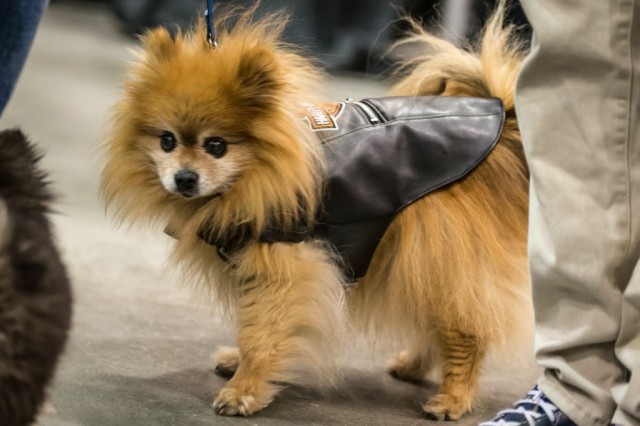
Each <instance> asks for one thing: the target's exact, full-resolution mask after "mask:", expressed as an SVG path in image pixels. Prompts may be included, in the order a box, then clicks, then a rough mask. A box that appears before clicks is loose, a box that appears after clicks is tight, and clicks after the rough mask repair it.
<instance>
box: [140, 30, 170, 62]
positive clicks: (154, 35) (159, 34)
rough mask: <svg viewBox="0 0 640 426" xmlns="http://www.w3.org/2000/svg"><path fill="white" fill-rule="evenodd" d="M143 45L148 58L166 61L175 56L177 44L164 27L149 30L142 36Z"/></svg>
mask: <svg viewBox="0 0 640 426" xmlns="http://www.w3.org/2000/svg"><path fill="white" fill-rule="evenodd" d="M142 45H143V47H144V51H145V52H146V53H147V55H148V58H149V59H151V60H157V61H165V60H167V59H169V58H171V57H172V56H173V55H175V51H176V42H175V41H174V40H173V38H172V37H171V34H170V33H169V31H167V29H166V28H164V27H158V28H155V29H153V30H149V31H147V32H146V33H145V35H144V36H142Z"/></svg>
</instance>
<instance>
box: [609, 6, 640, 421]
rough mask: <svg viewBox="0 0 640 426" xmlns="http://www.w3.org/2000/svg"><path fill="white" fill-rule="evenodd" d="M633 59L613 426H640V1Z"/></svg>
mask: <svg viewBox="0 0 640 426" xmlns="http://www.w3.org/2000/svg"><path fill="white" fill-rule="evenodd" d="M631 58H632V62H633V84H632V102H631V114H630V129H629V139H630V145H629V169H630V172H629V174H630V187H631V231H632V238H633V239H632V244H631V247H630V250H629V252H630V256H629V267H628V268H622V271H621V273H626V271H627V270H629V275H630V279H629V281H628V285H627V286H626V288H624V292H623V298H622V312H621V324H620V334H619V336H618V340H617V342H616V355H617V357H618V359H619V360H620V361H621V362H622V364H623V365H624V367H625V368H626V376H627V381H626V382H623V383H619V384H616V385H615V386H614V387H613V389H612V390H611V393H612V395H613V398H614V401H615V402H616V404H617V405H618V409H617V410H616V413H615V415H614V422H615V423H618V424H623V425H640V261H639V259H640V1H636V4H635V20H634V22H633V27H632V41H631Z"/></svg>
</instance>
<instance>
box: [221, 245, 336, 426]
mask: <svg viewBox="0 0 640 426" xmlns="http://www.w3.org/2000/svg"><path fill="white" fill-rule="evenodd" d="M237 273H238V274H244V275H246V276H251V277H253V279H251V280H246V281H245V282H244V284H243V287H242V289H241V292H242V294H241V296H240V298H239V300H238V310H237V321H238V358H236V359H237V360H238V366H237V369H236V371H235V373H234V374H233V377H232V378H231V379H230V380H229V382H227V385H226V386H225V387H224V388H223V389H222V390H221V391H220V392H219V394H218V396H217V398H216V400H215V401H214V403H213V407H214V409H215V411H216V412H217V413H218V414H222V415H243V416H248V415H251V414H253V413H255V412H256V411H259V410H260V409H262V408H264V407H265V406H266V405H268V404H269V403H270V402H271V401H272V399H273V398H274V397H275V395H276V394H277V393H278V391H279V390H280V388H281V387H282V385H283V384H285V383H290V382H292V381H295V380H296V379H297V378H298V374H296V371H299V367H301V366H302V365H306V366H310V367H312V368H313V369H314V370H315V371H316V372H317V373H318V376H319V377H322V378H324V379H327V378H329V377H330V376H331V375H332V373H334V371H335V370H334V369H333V368H332V361H331V355H332V354H331V353H327V349H329V348H330V347H331V346H332V343H333V344H337V343H338V339H337V337H339V336H340V332H339V331H340V330H341V329H342V324H341V321H342V316H343V313H342V309H343V289H342V282H341V278H340V274H339V271H338V269H337V268H336V267H335V266H333V263H332V262H331V260H330V258H329V256H327V255H326V253H325V252H324V251H323V250H322V249H321V248H319V247H316V246H315V245H314V244H312V243H303V244H295V245H294V244H282V243H277V244H272V245H271V246H268V247H266V246H265V247H259V246H258V247H250V248H248V249H247V252H246V253H245V254H244V255H243V258H242V259H241V260H240V261H239V266H238V268H237ZM225 352H226V351H225ZM226 355H232V356H231V357H230V358H229V359H230V360H231V361H232V363H233V360H234V357H233V353H232V351H231V352H226ZM229 359H228V360H229Z"/></svg>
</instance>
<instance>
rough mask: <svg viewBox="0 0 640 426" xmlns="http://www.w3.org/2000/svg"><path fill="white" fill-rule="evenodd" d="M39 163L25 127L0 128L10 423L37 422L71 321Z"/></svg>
mask: <svg viewBox="0 0 640 426" xmlns="http://www.w3.org/2000/svg"><path fill="white" fill-rule="evenodd" d="M38 161H39V155H38V154H36V152H35V150H34V148H33V147H32V146H31V145H30V144H29V143H28V142H27V140H26V138H25V137H24V135H23V134H22V133H21V132H19V131H17V130H11V131H4V132H2V133H0V424H2V425H7V426H13V425H26V424H30V423H31V422H32V421H33V420H34V418H35V416H36V415H37V413H38V410H39V408H40V406H41V405H42V403H43V401H44V399H45V388H46V385H47V384H48V383H49V382H50V380H51V378H52V376H53V374H54V371H55V367H56V365H57V362H58V358H59V356H60V354H61V352H62V350H63V348H64V345H65V342H66V340H67V333H68V330H69V326H70V320H71V291H70V286H69V280H68V278H67V274H66V270H65V267H64V265H63V263H62V262H61V260H60V256H59V254H58V251H57V249H56V247H55V244H54V242H53V236H52V231H51V225H50V223H49V220H48V219H47V213H48V212H49V203H50V201H51V199H52V197H51V194H50V192H49V190H48V189H47V185H48V184H47V183H46V175H45V174H44V173H43V172H42V171H41V170H40V169H39V168H38V167H37V163H38Z"/></svg>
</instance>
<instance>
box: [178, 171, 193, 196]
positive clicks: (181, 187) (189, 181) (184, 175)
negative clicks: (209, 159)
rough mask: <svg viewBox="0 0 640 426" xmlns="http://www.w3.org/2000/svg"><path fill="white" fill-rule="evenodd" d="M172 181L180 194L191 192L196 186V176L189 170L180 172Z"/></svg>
mask: <svg viewBox="0 0 640 426" xmlns="http://www.w3.org/2000/svg"><path fill="white" fill-rule="evenodd" d="M174 179H175V181H176V187H177V188H178V191H180V192H191V191H193V189H194V188H195V187H196V185H198V174H197V173H196V172H193V171H191V170H184V169H183V170H180V171H179V172H178V173H176V175H175V177H174Z"/></svg>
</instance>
